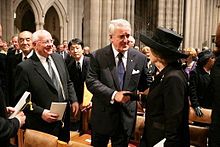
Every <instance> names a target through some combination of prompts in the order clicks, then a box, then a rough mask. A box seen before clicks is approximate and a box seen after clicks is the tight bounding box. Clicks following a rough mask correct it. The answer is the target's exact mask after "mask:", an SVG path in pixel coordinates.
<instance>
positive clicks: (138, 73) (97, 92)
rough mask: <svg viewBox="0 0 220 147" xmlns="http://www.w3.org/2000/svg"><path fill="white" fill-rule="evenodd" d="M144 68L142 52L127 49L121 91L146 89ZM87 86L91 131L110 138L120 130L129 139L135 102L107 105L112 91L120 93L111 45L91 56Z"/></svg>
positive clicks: (145, 62)
mask: <svg viewBox="0 0 220 147" xmlns="http://www.w3.org/2000/svg"><path fill="white" fill-rule="evenodd" d="M146 65H147V59H146V57H145V56H144V55H143V54H142V53H140V52H138V51H137V50H135V49H131V48H130V49H129V50H128V59H127V66H126V75H125V82H124V87H123V90H128V91H132V92H133V91H137V90H138V89H139V90H140V91H143V90H145V89H146V88H147V81H146V80H147V78H146V76H147V74H146V73H147V69H146ZM86 84H87V87H88V90H89V91H90V92H91V93H92V94H93V98H92V102H93V106H92V114H91V125H92V129H93V130H94V131H95V132H98V133H100V134H107V135H112V134H113V133H114V132H116V130H117V129H121V128H123V130H124V131H125V133H126V134H127V135H128V136H130V135H131V134H132V131H133V127H134V123H135V119H136V111H137V110H136V101H129V102H127V103H126V104H121V103H117V102H114V104H111V103H110V101H111V97H112V94H113V92H114V91H121V89H120V86H119V81H118V76H117V72H116V63H115V57H114V54H113V49H112V46H111V44H110V45H108V46H106V47H104V48H103V49H99V50H97V51H95V52H94V53H93V56H92V57H90V68H89V72H88V75H87V80H86Z"/></svg>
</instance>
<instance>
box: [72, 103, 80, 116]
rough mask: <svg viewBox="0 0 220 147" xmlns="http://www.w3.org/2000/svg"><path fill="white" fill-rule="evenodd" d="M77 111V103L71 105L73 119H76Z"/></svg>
mask: <svg viewBox="0 0 220 147" xmlns="http://www.w3.org/2000/svg"><path fill="white" fill-rule="evenodd" d="M78 111H79V103H78V102H74V103H72V112H73V116H74V117H76V115H77V113H78Z"/></svg>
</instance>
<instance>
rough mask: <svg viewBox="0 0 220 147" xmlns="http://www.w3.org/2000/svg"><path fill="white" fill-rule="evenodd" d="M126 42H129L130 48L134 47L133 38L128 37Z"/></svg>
mask: <svg viewBox="0 0 220 147" xmlns="http://www.w3.org/2000/svg"><path fill="white" fill-rule="evenodd" d="M128 40H129V46H130V48H134V47H135V39H134V37H133V36H129V38H128Z"/></svg>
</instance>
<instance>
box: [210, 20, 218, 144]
mask: <svg viewBox="0 0 220 147" xmlns="http://www.w3.org/2000/svg"><path fill="white" fill-rule="evenodd" d="M213 52H214V54H215V56H216V61H215V63H214V66H213V68H212V70H211V73H210V77H211V81H210V85H211V88H210V89H211V92H210V98H211V99H212V115H211V124H210V126H209V137H208V138H209V139H208V146H209V147H219V146H220V133H219V132H220V24H218V27H217V30H216V48H215V49H214V51H213Z"/></svg>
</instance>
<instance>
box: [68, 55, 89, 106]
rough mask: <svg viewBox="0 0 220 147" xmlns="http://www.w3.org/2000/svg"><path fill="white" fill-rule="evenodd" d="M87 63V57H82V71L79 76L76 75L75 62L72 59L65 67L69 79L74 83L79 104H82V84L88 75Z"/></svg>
mask: <svg viewBox="0 0 220 147" xmlns="http://www.w3.org/2000/svg"><path fill="white" fill-rule="evenodd" d="M89 61H90V59H89V57H85V56H84V57H83V64H82V71H81V72H80V73H79V74H78V73H77V72H78V70H77V68H76V61H75V60H74V59H73V58H71V60H70V62H69V64H68V65H67V69H68V71H69V75H70V79H71V81H72V82H73V83H74V88H75V91H76V96H77V98H78V102H79V104H81V103H82V102H83V90H84V82H85V80H86V76H87V73H88V68H89Z"/></svg>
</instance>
